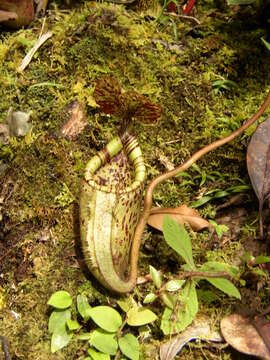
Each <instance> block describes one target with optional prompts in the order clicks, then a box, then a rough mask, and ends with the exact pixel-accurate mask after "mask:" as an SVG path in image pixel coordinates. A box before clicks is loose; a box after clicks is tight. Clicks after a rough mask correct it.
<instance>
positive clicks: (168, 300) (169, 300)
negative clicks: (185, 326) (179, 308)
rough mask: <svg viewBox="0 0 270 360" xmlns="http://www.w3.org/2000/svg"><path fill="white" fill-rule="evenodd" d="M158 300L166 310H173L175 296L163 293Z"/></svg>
mask: <svg viewBox="0 0 270 360" xmlns="http://www.w3.org/2000/svg"><path fill="white" fill-rule="evenodd" d="M160 298H161V300H162V301H163V302H164V304H165V305H166V306H167V307H168V308H170V309H173V308H174V306H175V304H176V297H175V296H173V295H171V294H169V293H168V292H167V291H163V292H162V293H161V294H160Z"/></svg>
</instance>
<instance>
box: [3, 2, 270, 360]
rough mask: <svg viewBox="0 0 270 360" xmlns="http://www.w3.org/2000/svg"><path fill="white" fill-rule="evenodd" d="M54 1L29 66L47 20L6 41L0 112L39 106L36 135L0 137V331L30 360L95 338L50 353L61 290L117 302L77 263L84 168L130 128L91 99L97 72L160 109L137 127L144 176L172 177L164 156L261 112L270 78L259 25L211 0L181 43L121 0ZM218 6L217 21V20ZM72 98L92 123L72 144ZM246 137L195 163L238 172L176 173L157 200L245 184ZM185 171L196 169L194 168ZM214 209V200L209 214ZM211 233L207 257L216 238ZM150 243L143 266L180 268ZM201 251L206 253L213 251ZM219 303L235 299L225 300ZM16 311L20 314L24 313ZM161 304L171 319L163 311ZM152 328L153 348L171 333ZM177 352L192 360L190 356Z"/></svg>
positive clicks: (79, 348) (76, 351) (179, 155)
mask: <svg viewBox="0 0 270 360" xmlns="http://www.w3.org/2000/svg"><path fill="white" fill-rule="evenodd" d="M50 9H51V11H50V13H49V15H48V17H47V21H46V23H47V24H46V27H47V28H48V29H50V30H52V31H53V34H54V35H53V37H52V38H51V39H50V40H48V41H47V42H46V43H45V44H44V45H43V46H42V47H41V48H40V49H39V51H38V53H37V54H36V56H35V58H34V59H33V60H32V62H31V63H30V65H29V67H28V68H27V69H26V70H25V71H24V72H23V73H22V74H18V73H17V72H16V69H17V67H18V65H19V63H20V62H21V60H22V58H23V57H24V56H25V54H26V52H27V51H28V50H29V48H30V47H31V46H32V44H33V43H34V42H35V41H36V39H37V38H38V36H39V32H40V28H41V23H42V20H35V21H34V22H33V23H32V25H31V27H29V28H28V29H22V30H20V31H18V32H12V33H8V32H6V33H4V32H2V33H1V35H0V38H1V44H0V119H1V121H4V119H5V117H6V114H7V112H8V109H9V107H10V106H12V107H13V108H14V110H22V111H26V112H28V111H32V114H33V115H32V119H33V130H32V138H31V139H30V140H31V141H29V139H28V140H27V139H25V138H16V140H14V139H10V141H9V143H8V144H6V145H0V157H1V159H2V160H3V161H4V162H5V163H6V164H8V169H7V170H6V172H5V176H2V177H1V179H0V182H1V189H0V191H1V193H0V196H1V198H3V199H4V201H3V205H2V203H1V213H2V221H1V224H0V230H1V232H0V235H1V237H0V258H1V260H2V262H1V272H2V274H3V276H2V277H1V284H0V285H1V286H2V288H3V293H4V299H5V304H6V307H5V310H3V311H2V312H1V315H0V333H1V334H4V335H5V336H7V337H8V339H10V340H11V339H12V341H10V343H11V344H10V345H11V349H10V351H11V354H12V356H13V357H14V358H17V359H26V358H27V359H29V360H31V359H35V360H36V359H37V358H39V359H48V358H50V359H51V358H52V359H61V358H63V359H67V358H68V359H71V358H80V357H83V355H84V354H85V351H86V348H85V346H84V345H82V344H79V345H78V343H76V342H74V343H71V344H70V346H69V347H68V348H66V349H64V350H63V351H62V352H59V353H57V354H56V355H51V354H50V349H49V340H50V339H49V334H48V332H47V323H48V308H47V305H46V302H47V299H48V298H49V296H50V295H51V293H52V292H54V291H56V290H60V289H65V290H67V291H69V292H70V293H71V294H72V296H73V297H75V296H76V294H78V292H80V291H82V292H84V293H86V294H87V295H88V297H89V299H90V301H91V302H93V303H95V304H97V303H106V302H108V301H112V298H113V297H114V296H113V295H112V294H108V293H106V292H105V291H104V289H102V288H101V287H99V286H98V284H96V283H94V286H93V285H92V279H91V277H89V274H85V273H84V272H82V270H81V268H80V267H79V265H78V260H80V256H81V255H80V253H79V251H78V224H77V216H78V207H77V202H78V196H79V189H80V179H81V175H82V172H83V164H85V163H86V162H87V160H88V159H89V157H91V156H92V155H93V154H94V153H95V152H96V151H97V150H99V149H100V148H102V147H103V146H104V145H105V144H106V143H107V142H108V140H109V139H110V138H111V137H112V135H113V134H114V132H115V131H116V129H117V127H118V125H119V124H120V120H118V119H113V118H111V117H110V116H108V115H105V114H102V113H101V112H100V111H99V109H98V107H97V104H96V103H95V101H94V99H93V92H94V88H95V83H96V81H97V79H98V78H99V77H100V76H101V75H103V74H108V75H113V76H114V77H115V78H117V79H118V80H119V82H120V85H121V86H122V88H124V89H125V90H126V91H129V90H135V91H137V92H138V93H140V94H143V95H144V96H146V97H148V98H149V99H150V100H151V101H153V102H155V103H159V104H161V106H162V108H163V114H162V118H161V121H160V122H159V124H158V125H155V126H153V127H151V126H144V125H141V124H136V126H135V131H136V134H138V138H139V142H140V145H141V148H142V149H143V152H144V154H145V160H146V164H147V168H148V181H150V179H151V178H153V177H154V176H156V175H157V174H158V173H160V172H161V171H164V168H163V166H162V165H161V163H160V162H159V160H158V157H159V154H160V153H162V154H163V155H165V156H167V157H168V158H169V159H170V160H171V161H172V162H173V163H175V164H180V163H181V162H183V160H184V159H186V158H187V157H189V156H190V154H192V153H193V152H194V151H196V150H198V149H199V148H200V147H202V146H203V145H206V144H208V143H210V142H212V141H214V140H216V139H217V138H219V137H220V136H224V135H226V134H228V133H229V132H231V131H232V130H234V129H235V127H238V126H239V125H240V123H242V121H244V120H245V119H246V118H247V117H248V116H250V115H251V114H253V113H254V112H255V111H256V110H257V108H258V106H259V104H260V103H261V102H262V101H263V98H264V95H265V92H266V89H267V88H268V87H269V83H270V81H269V80H270V74H269V65H270V64H269V62H270V57H269V56H268V55H267V53H265V51H264V49H263V47H262V46H261V44H260V36H261V34H262V33H263V30H262V29H259V28H256V27H255V28H253V29H251V30H250V31H249V32H246V31H245V28H246V25H245V23H244V22H243V21H242V20H241V19H238V18H237V16H234V17H233V16H232V14H231V13H230V11H229V9H227V10H226V11H225V12H223V13H220V12H219V10H218V9H215V6H214V4H213V2H212V1H209V2H206V3H205V4H201V5H198V7H197V11H198V12H197V17H198V18H200V20H201V24H200V25H198V26H193V25H192V24H191V23H190V22H185V21H184V20H181V18H180V19H174V21H175V30H176V31H177V35H178V40H175V34H174V32H173V29H172V26H171V25H170V24H171V23H165V21H164V22H162V21H152V20H151V19H150V20H149V18H147V17H144V14H143V12H142V13H141V14H138V13H136V12H134V11H133V10H131V9H129V10H127V9H126V8H125V7H124V6H118V5H112V4H98V3H93V2H88V1H85V2H82V3H80V5H79V6H78V7H74V8H73V9H70V10H69V11H62V10H61V9H60V10H59V9H58V8H57V7H56V6H55V5H54V3H52V4H51V8H50ZM209 9H211V11H215V13H216V15H217V16H216V17H210V16H208V15H207V14H208V11H209ZM227 16H229V17H230V20H231V21H230V22H229V23H228V22H227ZM161 20H162V19H161ZM162 24H163V25H162ZM251 39H252V41H251ZM220 78H224V79H230V80H233V81H234V82H235V83H236V87H234V88H231V89H230V90H227V91H226V90H225V91H224V90H222V89H221V91H220V92H218V93H216V94H215V93H214V92H213V91H212V83H213V81H214V80H217V79H220ZM75 99H77V100H78V101H79V102H80V103H81V104H82V106H83V107H84V109H85V112H86V117H87V122H88V125H87V126H86V127H85V129H84V131H83V132H82V133H81V134H80V135H79V136H78V137H77V138H76V139H74V140H67V139H63V138H61V137H60V136H59V133H60V129H61V128H62V126H63V124H64V122H65V121H66V114H65V110H64V109H65V108H66V106H67V105H68V104H69V103H71V102H72V101H73V100H75ZM268 114H269V112H268ZM265 116H267V114H266V115H265ZM248 135H249V134H246V135H244V136H242V137H241V138H240V139H237V140H235V141H234V142H233V143H232V144H228V145H226V146H225V147H224V148H222V149H218V150H217V151H215V152H214V153H211V154H209V155H207V156H206V157H205V158H203V159H201V161H200V163H199V166H200V168H201V169H203V170H204V171H205V172H206V174H210V173H211V172H213V171H218V172H220V173H221V174H228V176H225V175H224V176H223V177H218V176H216V177H215V178H213V179H212V180H210V179H208V180H207V181H206V182H205V183H204V185H201V186H200V181H199V180H197V181H196V180H195V182H194V184H187V183H186V185H184V186H182V185H180V184H179V182H177V181H174V180H172V181H170V182H168V183H167V184H165V185H162V186H161V187H160V188H159V189H158V190H157V192H156V193H155V195H154V201H155V203H156V204H159V205H164V206H177V205H179V204H180V203H182V202H186V203H188V204H189V203H190V201H192V200H194V199H195V198H196V196H197V195H198V193H200V192H201V193H202V192H203V191H206V190H209V189H214V188H220V189H226V188H228V187H229V186H232V185H234V184H236V183H238V180H237V179H235V180H234V178H240V179H241V180H243V181H244V182H245V183H248V178H247V174H246V168H245V149H246V145H247V142H248ZM189 173H190V174H191V175H192V176H195V174H196V172H195V171H194V170H192V169H190V171H189ZM182 181H183V180H182ZM211 206H213V207H214V206H215V203H214V204H213V205H211ZM213 211H214V210H213V209H212V208H205V210H203V211H202V214H205V215H207V214H209V213H212V212H213ZM255 217H256V211H255V212H254V219H255ZM201 236H204V237H203V238H202V239H201V241H202V243H203V244H204V245H205V247H206V248H205V251H208V250H209V254H210V252H211V250H210V249H207V246H208V242H207V236H208V235H207V234H205V235H201ZM147 237H148V238H150V242H149V241H148V242H146V243H145V245H144V246H143V248H142V256H141V262H140V264H141V266H142V268H143V269H145V272H146V271H147V269H148V265H149V262H151V263H152V264H160V267H161V268H162V269H163V271H164V272H165V273H166V272H170V271H171V270H172V269H175V267H177V264H176V262H170V261H167V258H166V257H165V256H164V257H162V254H167V249H166V247H165V245H162V243H161V236H160V235H156V234H155V233H150V232H148V235H147ZM199 240H200V238H199ZM195 241H197V240H196V239H194V242H195ZM149 243H150V245H152V250H151V246H150V245H149ZM157 244H159V245H158V246H157ZM155 248H157V252H155V251H154V249H155ZM196 249H197V250H196V257H198V259H200V258H201V257H202V256H203V254H202V253H201V251H200V249H199V248H196ZM6 251H8V253H7V254H8V255H7V256H5V258H4V260H3V258H2V256H4V255H5V254H6ZM223 251H225V254H224V258H226V259H232V258H233V252H234V251H235V246H231V247H229V246H228V247H226V248H224V249H223ZM18 274H19V276H18ZM85 275H87V276H88V277H89V278H87V277H86V276H85ZM89 279H90V280H89ZM144 292H147V288H146V290H145V289H144V290H141V289H140V288H138V289H136V291H135V294H136V293H137V296H138V297H139V298H143V295H144ZM217 303H218V304H223V305H224V306H227V305H228V306H232V305H233V304H232V303H231V301H230V300H228V299H225V298H222V299H221V300H217ZM202 310H203V311H210V312H211V313H214V312H215V308H214V307H210V310H209V308H207V309H206V307H205V306H202ZM11 311H14V312H15V313H17V314H18V316H19V317H18V319H17V320H16V321H15V319H14V315H12V314H13V313H12V312H11ZM156 311H157V313H158V312H159V311H160V313H161V309H160V308H159V307H158V306H157V309H156ZM219 316H221V314H219ZM154 334H155V335H154V336H155V340H153V344H154V346H155V347H156V346H157V345H158V343H159V340H160V339H161V337H160V332H159V330H158V326H157V325H156V327H155V331H154ZM150 350H151V349H150ZM150 350H149V351H150ZM151 351H152V350H151ZM151 351H150V353H151ZM196 351H197V352H199V351H200V350H196ZM207 351H210V350H207ZM181 356H182V357H183V358H188V357H190V358H191V355H190V354H189V353H188V350H184V352H183V355H181ZM226 356H227V354H226ZM228 356H229V354H228ZM198 357H199V356H198ZM228 358H229V357H228Z"/></svg>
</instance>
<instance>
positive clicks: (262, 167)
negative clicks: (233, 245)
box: [247, 118, 270, 238]
mask: <svg viewBox="0 0 270 360" xmlns="http://www.w3.org/2000/svg"><path fill="white" fill-rule="evenodd" d="M247 168H248V173H249V177H250V180H251V183H252V186H253V189H254V191H255V193H256V195H257V197H258V200H259V217H260V236H261V238H263V204H264V201H265V200H266V199H267V198H268V197H269V195H270V118H268V119H266V120H265V121H264V122H263V123H261V124H260V125H259V126H258V128H257V129H256V131H255V132H254V134H253V135H252V137H251V140H250V143H249V146H248V150H247Z"/></svg>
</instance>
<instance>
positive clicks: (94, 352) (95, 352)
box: [88, 349, 111, 360]
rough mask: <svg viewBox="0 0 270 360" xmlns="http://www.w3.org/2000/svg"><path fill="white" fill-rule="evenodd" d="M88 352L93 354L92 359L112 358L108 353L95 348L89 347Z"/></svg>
mask: <svg viewBox="0 0 270 360" xmlns="http://www.w3.org/2000/svg"><path fill="white" fill-rule="evenodd" d="M88 354H89V355H90V356H91V358H89V359H90V360H110V359H111V357H110V355H108V354H102V353H100V352H97V351H96V350H94V349H88Z"/></svg>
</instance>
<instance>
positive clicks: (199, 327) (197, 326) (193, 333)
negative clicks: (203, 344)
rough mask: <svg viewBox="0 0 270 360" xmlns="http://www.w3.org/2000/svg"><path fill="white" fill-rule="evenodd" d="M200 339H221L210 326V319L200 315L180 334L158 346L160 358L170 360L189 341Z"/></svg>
mask: <svg viewBox="0 0 270 360" xmlns="http://www.w3.org/2000/svg"><path fill="white" fill-rule="evenodd" d="M196 339H201V340H206V341H214V342H222V341H223V339H222V337H221V335H220V334H219V333H218V332H217V331H213V330H212V329H211V326H210V319H208V318H205V317H201V318H199V319H198V320H196V321H194V322H193V325H191V326H189V327H188V328H187V329H186V330H185V331H183V332H182V333H181V334H180V335H177V336H175V337H173V338H172V339H171V340H170V341H168V342H166V343H164V344H162V345H161V346H160V353H159V355H160V359H161V360H172V359H174V358H175V356H176V355H177V354H178V353H179V351H181V350H182V348H183V347H184V346H185V345H186V344H187V343H188V342H190V341H192V340H196Z"/></svg>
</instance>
